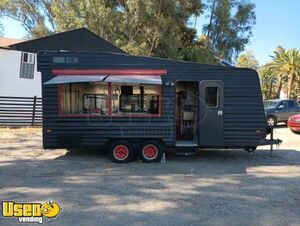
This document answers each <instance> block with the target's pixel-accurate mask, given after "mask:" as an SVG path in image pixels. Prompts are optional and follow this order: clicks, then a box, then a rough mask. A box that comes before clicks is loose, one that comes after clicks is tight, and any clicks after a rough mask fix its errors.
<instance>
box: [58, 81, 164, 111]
mask: <svg viewBox="0 0 300 226" xmlns="http://www.w3.org/2000/svg"><path fill="white" fill-rule="evenodd" d="M160 88H161V87H160V85H142V84H140V85H139V84H122V83H99V82H98V83H97V82H91V83H69V84H62V85H60V88H59V92H60V94H59V97H60V114H61V115H62V116H63V115H74V114H75V115H79V116H80V115H83V116H84V115H98V116H102V115H112V116H118V115H122V116H124V115H130V116H134V115H142V116H143V115H144V116H147V115H159V114H160Z"/></svg>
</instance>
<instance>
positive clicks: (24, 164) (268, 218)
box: [0, 128, 300, 226]
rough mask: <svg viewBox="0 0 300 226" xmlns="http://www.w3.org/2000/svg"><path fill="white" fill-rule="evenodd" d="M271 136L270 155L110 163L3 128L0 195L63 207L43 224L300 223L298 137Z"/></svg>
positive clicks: (215, 154)
mask: <svg viewBox="0 0 300 226" xmlns="http://www.w3.org/2000/svg"><path fill="white" fill-rule="evenodd" d="M275 137H278V138H281V139H283V140H284V143H283V144H282V145H281V146H280V149H279V150H277V151H275V154H274V157H270V156H269V151H268V150H267V149H266V148H262V149H261V148H260V150H258V151H257V152H255V153H254V154H253V155H250V154H248V153H247V152H244V151H241V150H228V151H218V150H213V151H204V152H201V153H199V155H197V156H189V157H178V156H172V155H167V162H166V163H165V164H161V163H156V164H143V163H141V162H138V161H136V162H132V163H129V164H114V163H111V162H110V161H109V160H108V159H107V156H106V154H99V153H98V152H95V151H89V152H82V151H81V152H66V151H65V150H52V151H43V150H42V148H41V134H40V130H26V129H23V130H22V129H21V130H0V140H1V144H0V157H1V158H0V197H1V199H2V200H14V201H17V202H21V201H23V202H33V201H35V202H43V201H47V200H49V199H50V200H54V201H57V202H58V203H59V204H60V205H61V207H62V212H61V213H60V214H59V215H58V217H57V218H55V219H44V225H155V226H156V225H272V226H273V225H300V135H296V134H293V133H291V132H290V131H289V130H288V129H286V128H279V129H276V131H275ZM0 225H19V224H18V223H17V219H16V218H9V219H8V218H6V219H4V218H3V217H0ZM24 225H29V224H24ZM35 225H36V224H35Z"/></svg>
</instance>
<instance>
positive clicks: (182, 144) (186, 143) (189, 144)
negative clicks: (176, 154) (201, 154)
mask: <svg viewBox="0 0 300 226" xmlns="http://www.w3.org/2000/svg"><path fill="white" fill-rule="evenodd" d="M175 146H176V147H197V146H198V144H197V143H195V142H194V141H176V144H175Z"/></svg>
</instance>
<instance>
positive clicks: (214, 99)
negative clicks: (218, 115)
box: [205, 87, 219, 107]
mask: <svg viewBox="0 0 300 226" xmlns="http://www.w3.org/2000/svg"><path fill="white" fill-rule="evenodd" d="M218 89H219V88H218V87H206V88H205V103H206V105H207V106H209V107H217V106H218V92H219V90H218Z"/></svg>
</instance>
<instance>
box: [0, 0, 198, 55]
mask: <svg viewBox="0 0 300 226" xmlns="http://www.w3.org/2000/svg"><path fill="white" fill-rule="evenodd" d="M201 10H202V5H201V2H200V1H199V0H190V1H185V0H148V1H138V0H135V1H133V0H41V1H24V0H0V12H1V15H2V16H9V17H11V18H13V19H15V20H18V21H20V22H21V23H22V25H23V26H24V28H25V29H26V30H27V31H28V34H29V35H30V36H31V37H33V38H36V37H42V36H45V35H48V34H51V33H55V32H61V31H67V30H71V29H75V28H79V27H87V28H88V29H90V30H91V31H93V32H94V33H96V34H98V35H100V36H102V37H104V38H105V39H107V40H109V41H111V42H113V43H115V44H116V45H117V46H119V47H121V48H122V49H124V50H125V51H126V52H128V53H131V54H134V55H146V56H160V57H170V58H180V57H181V55H180V52H181V51H182V50H183V49H184V48H186V47H187V46H190V45H192V42H193V41H194V39H195V37H196V30H195V29H192V28H189V27H188V26H187V25H188V21H189V18H190V17H191V16H192V15H200V13H201Z"/></svg>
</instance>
